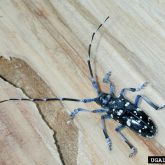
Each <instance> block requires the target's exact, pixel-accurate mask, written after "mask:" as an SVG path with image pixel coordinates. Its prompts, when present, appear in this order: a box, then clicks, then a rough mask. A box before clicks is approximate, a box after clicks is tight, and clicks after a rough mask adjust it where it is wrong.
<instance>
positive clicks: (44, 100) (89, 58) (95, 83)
mask: <svg viewBox="0 0 165 165" xmlns="http://www.w3.org/2000/svg"><path fill="white" fill-rule="evenodd" d="M108 19H109V16H108V17H107V18H106V19H105V20H104V22H103V23H101V24H100V25H99V26H98V28H97V29H96V31H95V32H94V33H93V34H92V37H91V41H90V44H89V47H88V60H87V62H88V68H89V72H90V76H91V79H92V85H93V87H94V88H95V89H96V91H97V93H98V94H99V93H100V89H99V87H98V83H97V81H96V80H95V78H94V75H93V71H92V67H91V47H92V43H93V40H94V37H95V34H96V33H97V32H98V30H99V29H100V28H101V27H102V26H103V25H104V23H105V22H106V21H107V20H108ZM6 81H7V80H6ZM96 99H97V97H96V98H85V99H75V98H58V97H54V98H9V99H6V100H2V101H0V103H4V102H8V101H32V102H47V101H74V102H83V103H88V102H93V101H96Z"/></svg>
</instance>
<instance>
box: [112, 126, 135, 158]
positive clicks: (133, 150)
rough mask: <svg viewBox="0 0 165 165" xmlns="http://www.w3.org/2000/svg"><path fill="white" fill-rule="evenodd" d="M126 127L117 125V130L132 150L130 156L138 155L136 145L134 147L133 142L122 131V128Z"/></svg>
mask: <svg viewBox="0 0 165 165" xmlns="http://www.w3.org/2000/svg"><path fill="white" fill-rule="evenodd" d="M123 128H125V126H124V125H119V126H118V127H116V129H115V130H116V132H117V133H119V134H120V136H121V138H122V140H123V141H124V142H125V143H126V144H127V145H128V146H129V148H130V149H131V150H132V151H131V153H130V154H129V157H133V156H135V155H136V153H137V149H136V147H134V146H133V145H132V144H131V142H129V140H128V139H127V138H126V137H125V135H124V134H123V133H122V132H121V130H122V129H123Z"/></svg>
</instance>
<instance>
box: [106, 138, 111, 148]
mask: <svg viewBox="0 0 165 165" xmlns="http://www.w3.org/2000/svg"><path fill="white" fill-rule="evenodd" d="M106 141H107V144H108V148H109V150H112V141H111V139H110V138H107V139H106Z"/></svg>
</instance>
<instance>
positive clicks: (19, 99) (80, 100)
mask: <svg viewBox="0 0 165 165" xmlns="http://www.w3.org/2000/svg"><path fill="white" fill-rule="evenodd" d="M95 100H96V98H85V99H74V98H65V97H62V98H57V97H54V98H34V99H31V98H30V99H29V98H10V99H6V100H2V101H0V103H4V102H7V101H32V102H44V101H46V102H47V101H74V102H83V103H88V102H93V101H95Z"/></svg>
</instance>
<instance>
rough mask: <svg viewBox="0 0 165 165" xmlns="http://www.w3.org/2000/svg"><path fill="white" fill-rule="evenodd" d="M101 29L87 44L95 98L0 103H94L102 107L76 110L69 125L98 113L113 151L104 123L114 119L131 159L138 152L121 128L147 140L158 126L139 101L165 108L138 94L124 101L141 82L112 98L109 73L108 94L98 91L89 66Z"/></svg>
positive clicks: (11, 99) (107, 78) (108, 74)
mask: <svg viewBox="0 0 165 165" xmlns="http://www.w3.org/2000/svg"><path fill="white" fill-rule="evenodd" d="M108 19H109V16H108V17H107V18H106V19H105V21H104V23H105V22H106V21H107V20H108ZM102 26H103V24H100V25H99V26H98V28H97V30H96V31H95V32H94V33H93V34H92V37H91V42H90V44H89V48H88V55H89V56H88V61H87V62H88V67H89V72H90V76H91V80H92V85H93V87H94V89H95V90H96V92H97V97H95V98H85V99H73V98H33V99H28V98H10V99H6V100H2V101H0V103H4V102H7V101H17V100H20V101H33V102H40V101H75V102H83V103H89V102H96V103H97V104H99V105H100V106H101V108H100V109H95V110H87V109H83V108H77V109H75V110H74V111H73V112H71V114H70V120H69V121H68V123H69V122H71V121H72V120H73V119H74V118H75V116H76V115H77V114H78V113H79V112H91V113H99V114H102V115H101V125H102V129H103V134H104V136H105V139H106V142H107V145H108V148H109V149H110V150H111V149H112V141H111V139H110V137H109V135H108V133H107V129H106V123H105V120H107V119H114V120H116V121H118V122H119V125H118V126H117V127H116V129H115V130H116V132H117V133H119V135H120V136H121V138H122V139H123V141H124V142H125V143H126V144H127V145H128V146H129V148H130V149H131V153H130V154H129V157H132V156H134V155H135V154H136V153H137V148H136V147H134V145H133V144H132V143H131V142H130V141H129V140H128V139H127V138H126V137H125V135H124V134H123V133H122V132H121V131H122V129H124V128H126V127H128V128H129V129H131V130H132V131H134V132H135V133H137V134H139V135H141V136H143V137H146V138H152V137H154V135H155V134H156V132H157V127H156V125H155V124H154V122H153V121H152V120H151V118H150V117H149V116H148V115H147V114H146V113H145V112H144V111H143V110H142V109H140V108H139V102H140V101H141V100H144V101H146V102H147V103H148V104H149V105H150V106H151V107H153V108H154V109H155V110H160V109H163V108H165V105H163V106H159V105H157V104H155V103H153V102H152V101H151V100H150V99H149V98H147V97H146V96H143V95H137V96H136V98H135V101H134V102H131V101H129V100H128V99H126V98H125V93H126V92H127V91H131V92H137V91H140V90H141V89H143V88H144V87H145V86H146V85H147V83H144V84H142V85H140V86H139V87H137V88H124V89H122V90H121V92H120V95H119V96H118V97H117V96H115V88H114V86H113V85H112V83H111V82H110V76H111V72H108V73H107V74H106V75H105V77H104V78H103V82H104V83H108V84H109V85H110V89H109V92H108V93H104V92H102V91H101V90H100V88H99V85H98V82H97V81H96V78H95V77H94V75H93V71H92V67H91V46H92V42H93V39H94V37H95V34H96V32H97V31H98V30H99V29H100V28H101V27H102Z"/></svg>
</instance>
